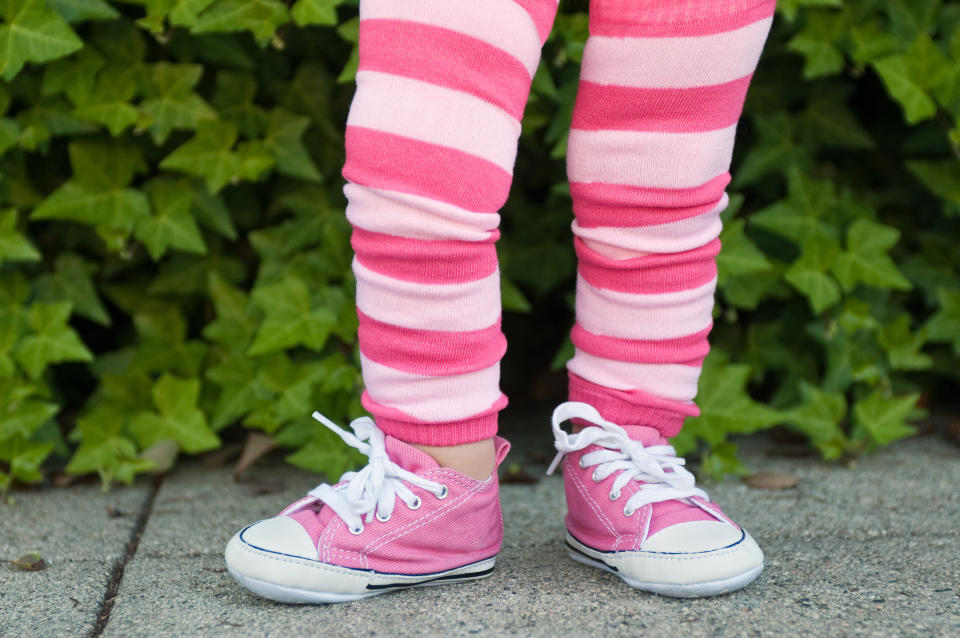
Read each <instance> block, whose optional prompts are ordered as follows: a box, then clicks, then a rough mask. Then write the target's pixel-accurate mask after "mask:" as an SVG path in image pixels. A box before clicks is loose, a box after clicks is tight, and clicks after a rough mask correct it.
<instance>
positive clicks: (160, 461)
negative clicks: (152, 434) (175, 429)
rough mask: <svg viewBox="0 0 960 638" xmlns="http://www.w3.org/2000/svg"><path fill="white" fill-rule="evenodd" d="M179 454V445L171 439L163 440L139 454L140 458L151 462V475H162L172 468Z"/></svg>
mask: <svg viewBox="0 0 960 638" xmlns="http://www.w3.org/2000/svg"><path fill="white" fill-rule="evenodd" d="M179 454H180V445H179V444H178V443H177V442H176V441H174V440H173V439H164V440H163V441H157V442H156V443H154V444H153V445H151V446H150V447H148V448H147V449H145V450H144V451H143V452H141V453H140V458H141V459H146V460H148V461H152V462H153V467H152V468H151V469H150V473H151V474H164V473H166V472H169V471H170V470H171V469H172V468H173V464H174V463H176V462H177V456H178V455H179Z"/></svg>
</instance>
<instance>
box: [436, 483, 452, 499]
mask: <svg viewBox="0 0 960 638" xmlns="http://www.w3.org/2000/svg"><path fill="white" fill-rule="evenodd" d="M449 493H450V490H448V489H447V486H446V485H441V486H440V493H439V494H437V498H439V499H440V500H441V501H442V500H443V499H445V498H447V495H448V494H449Z"/></svg>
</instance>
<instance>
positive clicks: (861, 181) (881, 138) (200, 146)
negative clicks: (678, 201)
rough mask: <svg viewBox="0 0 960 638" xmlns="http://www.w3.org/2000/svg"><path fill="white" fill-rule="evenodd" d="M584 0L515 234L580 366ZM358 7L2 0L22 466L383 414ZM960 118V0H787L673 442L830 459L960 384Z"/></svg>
mask: <svg viewBox="0 0 960 638" xmlns="http://www.w3.org/2000/svg"><path fill="white" fill-rule="evenodd" d="M561 4H562V6H561V9H560V15H559V16H558V18H557V23H556V26H555V28H554V31H553V33H552V35H551V38H550V40H549V41H548V42H547V45H546V47H545V49H544V57H543V63H542V65H541V68H540V70H539V71H538V73H537V75H536V77H535V80H534V86H533V91H532V95H531V99H530V103H529V104H528V107H527V111H526V117H525V121H524V128H523V135H522V138H521V150H520V155H519V159H518V165H517V171H516V181H515V186H514V189H513V192H512V194H511V200H510V203H509V204H508V206H507V208H506V209H505V211H504V212H505V215H504V218H505V219H504V224H505V226H506V227H507V228H506V231H507V232H505V235H504V239H503V240H501V242H500V246H499V249H500V253H501V257H502V262H503V269H504V275H505V278H504V305H505V308H506V309H507V310H508V311H509V313H508V315H509V316H510V317H511V319H510V322H511V324H510V325H511V326H512V328H511V330H512V331H514V332H513V333H512V334H516V335H522V336H524V337H527V336H529V337H530V338H529V339H524V338H521V339H515V340H514V343H518V342H519V344H520V345H519V346H515V347H519V348H521V349H522V348H523V347H525V346H524V345H523V344H524V343H530V344H534V345H535V346H536V347H541V346H546V347H548V348H549V349H550V352H556V357H555V359H554V361H553V368H554V370H558V371H559V370H561V368H562V364H563V362H564V361H565V359H566V357H568V356H569V353H570V351H571V349H570V344H569V342H568V341H567V339H566V336H565V335H566V331H567V330H568V329H569V326H570V323H571V322H572V312H571V302H572V299H571V291H572V288H573V286H572V282H573V274H574V267H575V264H574V255H573V250H572V246H571V243H570V235H569V222H570V220H571V213H570V201H569V194H568V188H567V185H566V184H565V181H564V180H565V177H564V170H563V164H564V162H563V158H564V153H565V141H566V131H567V128H568V126H569V122H570V114H571V109H572V104H573V98H574V95H575V89H576V80H577V74H578V68H579V61H580V58H581V55H582V51H583V43H584V41H585V39H586V36H587V14H586V2H585V1H583V0H581V1H568V0H564V1H563V2H562V3H561ZM356 15H357V8H356V2H355V1H349V0H294V1H290V2H281V1H279V0H130V1H129V2H122V3H121V2H106V1H104V0H2V2H0V18H2V21H0V490H6V489H8V488H9V487H10V485H11V483H12V481H14V480H17V481H21V482H27V483H29V482H36V481H39V480H42V478H43V471H42V466H43V465H44V463H45V461H52V460H56V459H60V460H61V462H66V463H67V465H66V471H67V472H68V473H72V474H88V473H94V472H96V473H99V474H100V476H101V477H102V479H103V481H104V482H105V484H109V483H110V482H111V481H123V482H129V481H131V480H132V479H133V477H134V476H135V475H136V474H137V473H140V472H145V471H149V470H151V469H156V468H157V465H158V464H163V463H164V462H165V461H164V460H163V459H164V455H163V454H160V453H158V450H169V449H171V442H175V444H176V445H175V446H172V449H174V450H180V451H182V452H184V453H187V454H195V453H199V452H204V451H208V450H213V449H216V448H217V447H218V446H220V445H221V441H222V435H223V434H224V430H225V429H228V428H232V429H235V428H238V427H240V428H247V429H250V430H257V431H262V432H264V433H266V434H267V435H269V436H270V437H271V438H272V439H273V440H274V442H275V443H276V444H277V445H280V446H282V447H286V448H289V450H290V455H289V456H288V459H289V461H290V462H291V463H294V464H296V465H299V466H302V467H306V468H311V469H316V470H321V471H325V472H327V473H329V474H331V475H338V474H339V473H340V472H341V471H342V470H343V469H344V468H346V467H347V466H348V465H349V464H351V463H352V462H353V461H354V458H353V457H351V456H349V455H348V454H347V453H346V452H344V451H342V447H341V446H340V445H339V444H338V440H336V439H335V438H334V437H333V435H331V434H330V433H329V432H327V431H326V430H325V429H324V428H322V427H319V426H317V424H316V423H315V422H313V421H312V420H311V419H310V417H309V415H310V413H311V412H312V411H313V410H314V409H317V410H320V411H321V412H323V413H325V414H327V415H329V416H330V417H331V418H334V419H343V420H345V419H347V418H352V417H356V416H359V415H360V414H361V413H362V409H361V407H360V405H359V401H358V395H359V389H360V381H361V379H360V375H359V367H358V361H357V357H356V347H355V334H354V333H355V330H356V318H355V315H354V309H353V305H352V296H353V290H352V289H353V280H352V275H351V273H350V267H349V266H350V258H351V252H350V247H349V231H350V228H349V225H348V223H347V222H346V221H345V218H344V216H343V208H344V204H345V202H344V198H343V195H342V191H341V188H342V178H341V176H340V168H341V167H342V163H343V147H342V145H343V138H342V135H343V126H344V122H345V120H346V113H347V109H348V106H349V103H350V98H351V97H352V93H353V89H354V85H353V77H354V70H355V68H356V61H357V52H356V41H357V18H356ZM958 117H960V5H958V4H957V3H946V2H941V1H940V0H910V1H907V0H890V1H878V0H852V1H849V2H841V0H780V2H779V4H778V9H777V17H776V19H775V22H774V26H773V29H772V32H771V34H770V38H769V40H768V42H767V45H766V48H765V51H764V56H763V58H762V60H761V64H760V67H759V69H758V70H757V73H756V75H755V77H754V81H753V84H752V86H751V89H750V93H749V96H748V101H747V105H746V108H745V117H744V119H743V121H742V123H741V126H740V129H739V130H738V138H737V148H736V152H735V157H734V166H733V171H732V172H733V175H734V181H733V183H732V184H731V187H730V189H729V191H730V194H731V206H730V207H729V208H728V210H727V211H726V212H725V213H724V222H725V223H724V231H723V235H722V236H721V240H722V243H723V251H722V252H721V255H720V257H719V268H720V283H719V293H718V297H717V301H718V303H717V308H716V326H715V328H714V332H713V334H712V343H713V350H712V352H711V354H710V356H709V357H708V359H707V362H706V364H705V368H704V374H703V377H702V380H701V385H700V393H699V395H698V403H699V404H700V406H701V410H702V415H701V416H700V417H698V418H696V419H691V420H689V421H688V423H687V426H686V428H685V429H684V431H683V433H682V434H681V435H680V436H679V437H678V438H677V439H676V440H675V444H676V445H677V446H678V447H679V448H680V451H681V452H683V453H685V452H689V451H690V450H692V449H693V448H695V447H698V446H699V447H700V448H701V449H702V451H703V452H704V456H703V460H704V469H705V470H706V471H707V472H708V473H710V474H713V475H716V476H719V475H723V474H724V473H730V472H732V473H737V472H743V471H744V468H743V467H742V466H741V465H740V464H739V462H738V461H737V458H736V448H735V446H734V445H733V444H732V443H730V442H729V441H728V436H729V435H731V434H735V433H743V432H752V431H755V430H758V429H762V428H767V427H771V426H773V425H776V424H786V425H788V426H789V427H791V428H793V429H795V430H797V431H799V432H801V433H803V434H805V435H806V436H807V437H809V440H810V441H811V443H812V445H814V446H816V447H817V448H818V449H819V450H820V451H821V452H822V454H823V455H824V456H825V457H827V458H838V457H842V456H846V455H852V454H856V453H858V452H861V451H864V450H867V449H869V448H871V447H873V446H876V445H884V444H888V443H890V442H892V441H894V440H897V439H898V438H901V437H903V436H906V435H908V434H910V433H911V431H912V429H911V427H910V425H909V422H910V421H911V420H913V419H916V418H917V417H919V416H922V415H923V413H924V409H923V408H922V407H919V406H920V405H922V403H920V404H918V400H919V399H920V398H921V392H922V390H929V389H932V390H933V391H934V394H935V393H936V389H937V388H945V387H950V386H951V385H953V384H955V383H956V381H957V378H958V370H960V367H958V362H960V359H958V357H960V283H958V278H957V274H958V270H960V251H958V250H957V248H956V241H957V238H958V237H960V233H958V230H960V160H958V156H960V151H958V145H960V129H958V125H957V121H958ZM557 310H560V313H559V314H558V313H557ZM544 316H546V317H548V318H550V319H551V320H552V323H551V324H550V325H552V326H553V327H552V328H550V329H548V330H546V331H542V330H539V329H538V326H542V325H543V317H544ZM525 317H526V318H525ZM538 339H539V340H538ZM527 347H529V346H527ZM548 365H549V361H547V362H545V363H544V366H543V367H544V368H546V367H548ZM557 375H558V376H559V373H557ZM167 460H169V459H167Z"/></svg>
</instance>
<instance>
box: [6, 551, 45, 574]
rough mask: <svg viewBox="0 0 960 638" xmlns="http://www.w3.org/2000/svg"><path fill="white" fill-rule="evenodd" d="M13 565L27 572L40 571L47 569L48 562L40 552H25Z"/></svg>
mask: <svg viewBox="0 0 960 638" xmlns="http://www.w3.org/2000/svg"><path fill="white" fill-rule="evenodd" d="M13 566H14V567H16V568H17V569H19V570H22V571H25V572H38V571H40V570H41V569H46V567H47V563H46V561H44V560H43V556H41V555H40V554H24V555H23V556H21V557H20V558H17V559H16V560H14V561H13Z"/></svg>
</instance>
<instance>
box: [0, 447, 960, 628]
mask: <svg viewBox="0 0 960 638" xmlns="http://www.w3.org/2000/svg"><path fill="white" fill-rule="evenodd" d="M549 444H550V442H549V441H537V442H536V443H535V444H534V446H535V447H536V446H539V447H540V448H541V449H540V450H535V449H533V450H532V449H531V445H530V444H524V442H523V441H521V442H520V443H519V444H518V445H516V447H515V450H514V451H513V452H511V455H510V457H508V459H507V463H506V465H510V464H511V463H521V464H523V465H524V467H525V468H526V469H527V470H528V471H529V472H530V473H531V474H532V475H534V476H538V477H539V476H542V474H543V469H544V467H545V464H543V463H538V462H533V461H531V460H530V458H531V456H532V457H533V458H537V459H542V458H543V454H542V453H544V452H549V449H548V447H547V446H549ZM744 448H745V449H744V454H743V456H744V459H745V461H746V463H747V464H748V466H750V467H751V468H752V469H754V470H758V471H759V470H768V471H777V472H780V473H786V474H790V475H792V476H795V477H797V478H799V479H800V483H799V484H798V485H797V487H795V488H792V489H788V490H784V491H765V490H758V489H753V488H750V487H747V486H746V485H744V484H743V483H741V482H740V481H737V480H732V479H731V480H728V481H727V482H725V483H723V484H721V485H706V486H705V487H706V489H707V490H708V491H709V493H710V495H711V497H712V498H714V499H715V500H717V501H718V502H720V503H721V504H722V505H723V507H724V509H725V511H726V512H727V513H729V514H730V515H731V516H732V517H733V518H734V519H735V520H737V521H740V522H741V523H742V524H743V525H744V526H745V527H747V528H748V529H749V530H750V532H751V533H752V534H753V535H754V537H755V538H757V540H758V542H759V543H760V545H761V546H762V547H763V549H764V552H765V554H766V557H767V558H766V565H767V567H766V571H765V572H764V574H763V575H762V576H761V577H760V579H759V580H758V581H756V582H755V583H754V584H752V585H751V586H749V587H748V588H746V589H745V590H742V591H740V592H737V593H734V594H732V595H727V596H722V597H718V598H713V599H701V600H677V599H670V598H662V597H658V596H653V595H649V594H646V593H641V592H636V591H634V590H632V589H630V588H628V587H627V586H626V585H624V584H623V583H621V581H620V580H618V579H617V578H615V577H614V576H611V575H609V574H605V573H603V572H600V571H599V570H595V569H592V568H589V567H586V566H583V565H581V564H579V563H575V562H573V561H572V560H570V559H569V558H568V557H567V555H566V552H565V551H564V549H563V540H562V539H563V534H562V531H563V530H562V526H563V522H562V521H563V513H564V503H563V491H562V487H563V485H562V479H561V478H560V477H559V476H553V477H543V478H541V480H540V481H539V482H538V483H537V484H534V485H519V484H509V485H504V487H503V492H502V501H503V507H504V514H505V518H506V539H505V546H504V550H503V553H502V554H501V555H500V559H499V560H498V562H497V569H496V571H495V572H494V574H493V576H491V577H490V578H488V579H485V580H482V581H477V582H473V583H469V584H465V585H456V586H450V587H431V588H424V589H415V590H408V591H403V592H397V593H391V594H386V595H383V596H378V597H375V598H371V599H367V600H364V601H359V602H356V603H349V604H341V605H332V606H326V607H297V606H289V605H281V604H275V603H272V602H269V601H266V600H262V599H259V598H257V597H255V596H253V595H252V594H248V593H247V592H246V591H245V590H243V589H242V588H240V587H239V586H238V585H237V584H235V583H234V582H233V580H232V579H231V578H230V577H229V575H228V574H226V573H225V570H224V566H223V557H222V552H223V547H224V545H225V544H226V542H227V540H228V539H229V538H230V536H231V535H232V534H233V533H234V532H235V531H236V530H237V529H238V528H240V527H241V526H242V525H244V524H246V523H248V522H250V521H253V520H256V519H258V518H261V517H265V516H270V515H273V514H275V513H276V512H277V511H278V510H279V509H280V508H282V507H283V506H284V505H286V504H287V503H289V502H291V501H293V500H294V499H296V498H299V497H300V496H302V495H303V494H304V493H305V492H306V490H308V489H310V488H311V487H313V486H314V485H315V484H316V483H317V482H318V480H317V477H315V476H312V475H309V474H307V473H305V472H300V471H297V470H294V469H292V468H290V467H288V466H285V465H283V464H282V463H278V462H276V461H275V460H274V461H267V462H262V463H260V464H258V465H257V466H255V467H254V468H252V469H251V470H250V471H249V472H248V476H247V477H246V479H245V480H244V482H242V483H235V482H234V481H233V480H232V478H231V475H230V471H229V469H228V468H216V469H212V468H209V467H204V466H203V465H202V464H200V463H197V462H193V463H186V464H184V465H182V466H181V467H179V468H178V469H177V470H176V471H175V472H173V473H172V474H171V475H169V476H167V477H166V478H165V479H163V481H162V482H161V481H154V482H151V481H150V480H148V479H142V480H140V481H138V483H137V485H136V486H134V487H132V488H115V489H114V490H113V491H112V492H110V493H108V494H103V493H102V492H101V491H100V490H99V488H98V487H97V486H96V485H87V486H75V487H71V488H64V489H40V490H22V491H19V492H16V493H15V498H16V500H17V504H16V505H14V506H6V505H0V559H5V560H10V559H13V558H16V557H18V556H20V555H22V554H24V553H27V552H34V551H35V552H39V553H40V554H41V555H42V556H43V557H44V558H45V560H46V561H47V563H48V567H47V569H45V570H42V571H38V572H22V571H16V570H14V569H13V567H12V566H11V565H10V564H9V563H3V564H0V636H16V637H17V638H26V637H29V636H100V635H102V636H108V637H120V636H123V637H127V636H265V635H271V636H290V635H322V636H324V637H325V638H326V637H335V636H360V635H363V636H391V637H393V636H422V635H427V636H468V635H478V636H488V635H491V636H492V635H496V636H499V635H518V636H555V635H558V634H565V635H566V636H569V637H573V636H588V635H589V636H596V637H599V636H603V637H604V638H607V637H612V636H635V635H641V634H642V635H643V636H645V637H648V636H673V637H676V636H740V635H744V636H747V635H749V636H753V635H758V636H766V635H778V636H793V635H827V634H828V633H829V634H839V635H897V636H903V635H915V636H957V635H960V544H958V541H960V450H958V449H957V448H956V447H954V446H952V445H950V444H949V443H947V442H945V441H944V440H943V439H939V438H936V437H932V436H929V437H923V438H919V439H914V440H910V441H905V442H903V443H900V444H898V445H896V446H894V447H893V448H892V449H889V450H883V451H881V452H879V453H877V454H875V455H872V456H869V457H865V458H863V459H860V460H859V461H858V462H857V466H856V468H855V469H852V470H851V469H847V468H845V467H841V466H838V465H833V464H827V463H823V462H821V461H819V460H817V459H816V458H813V457H803V458H789V457H784V456H783V455H782V454H780V453H779V452H780V451H781V450H780V449H779V448H777V446H775V445H774V444H773V443H771V442H770V440H769V439H768V438H766V437H757V438H752V439H749V440H747V441H746V442H745V443H744ZM530 452H540V453H539V454H533V455H531V454H530ZM137 538H139V544H138V545H137V546H136V547H135V551H132V550H131V549H130V545H129V544H130V543H131V541H133V540H135V539H137Z"/></svg>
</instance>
